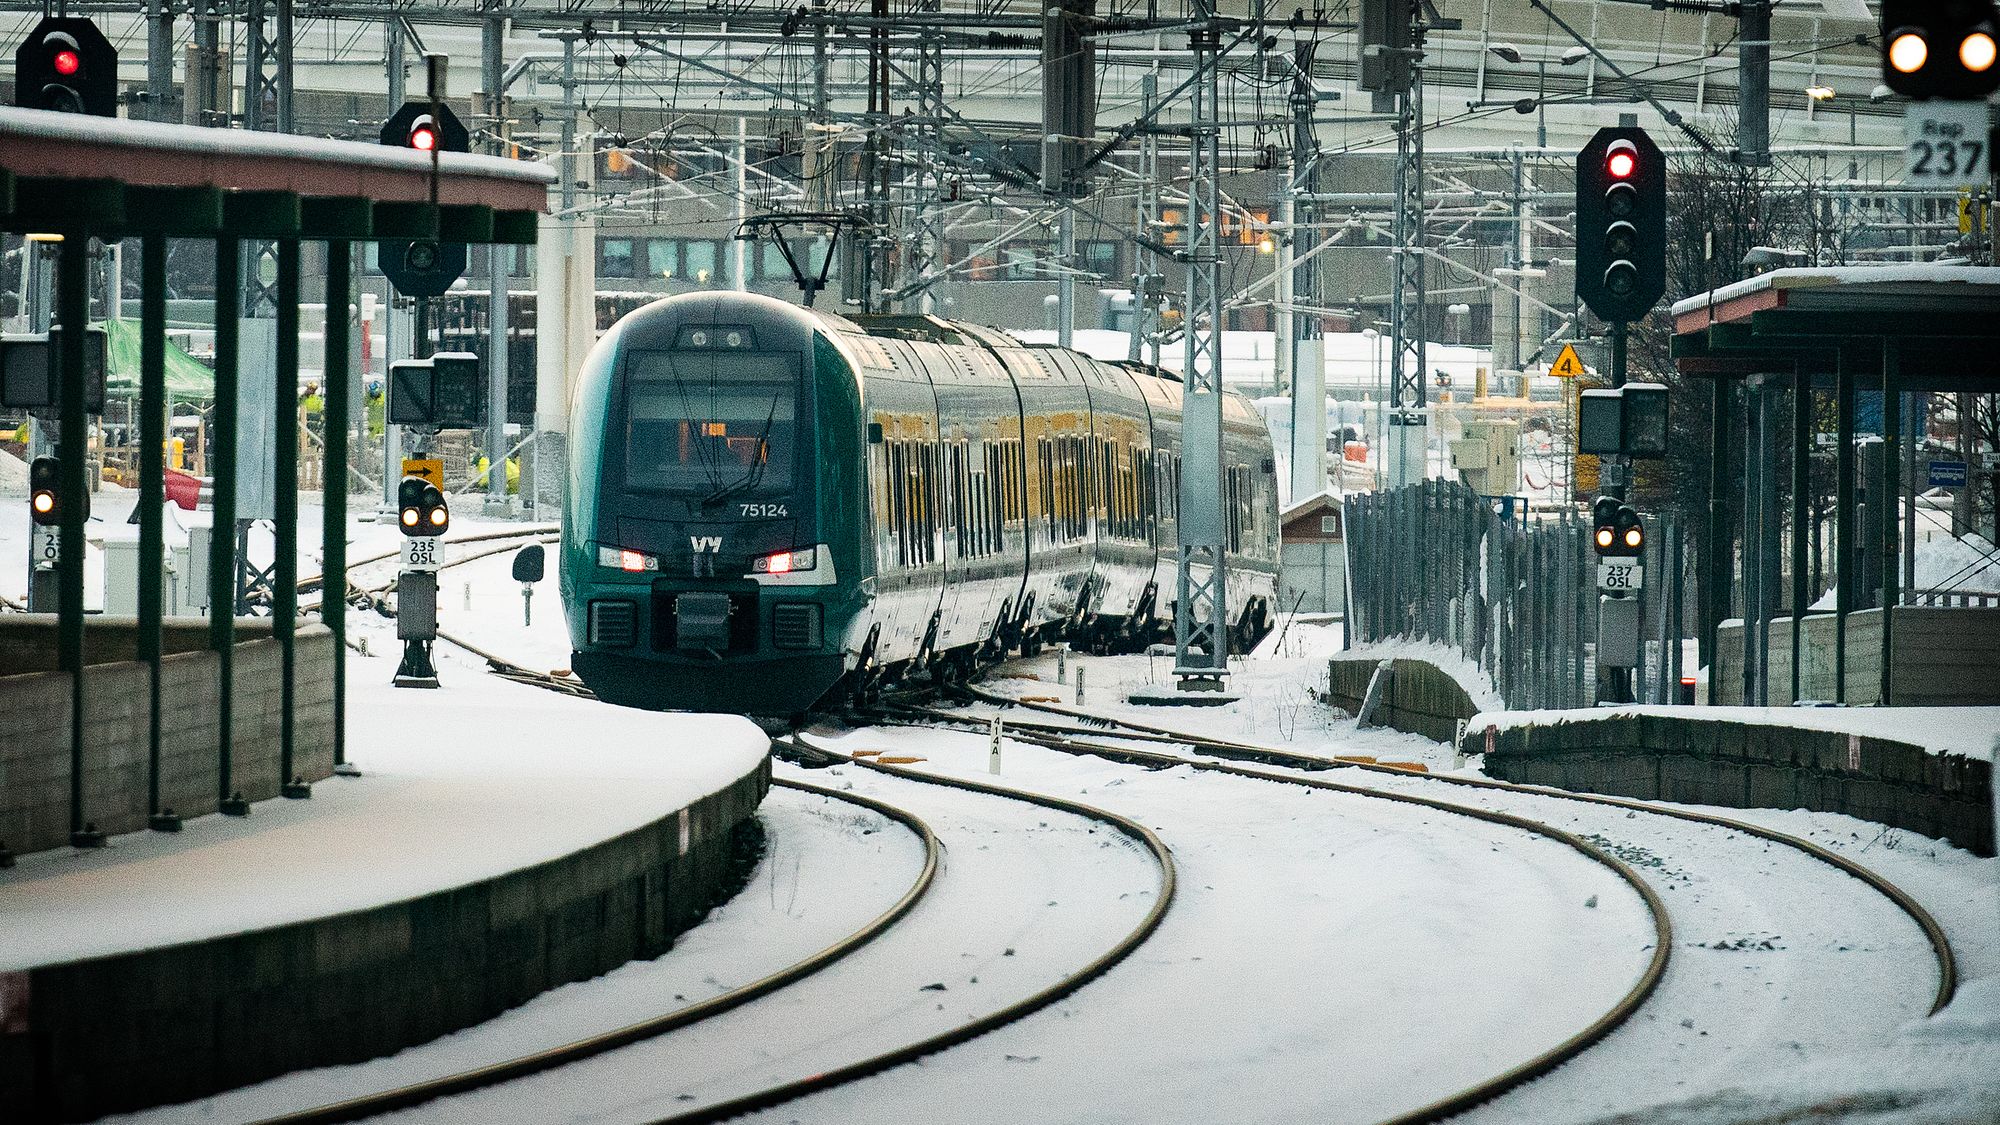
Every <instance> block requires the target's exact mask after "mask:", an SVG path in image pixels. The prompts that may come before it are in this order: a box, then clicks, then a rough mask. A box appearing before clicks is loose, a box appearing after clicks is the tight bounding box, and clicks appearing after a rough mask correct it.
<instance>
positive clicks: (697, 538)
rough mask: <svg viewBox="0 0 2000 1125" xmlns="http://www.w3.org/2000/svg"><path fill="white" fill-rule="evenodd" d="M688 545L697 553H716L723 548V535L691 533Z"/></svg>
mask: <svg viewBox="0 0 2000 1125" xmlns="http://www.w3.org/2000/svg"><path fill="white" fill-rule="evenodd" d="M688 546H689V547H690V548H691V549H692V550H693V551H694V553H695V554H697V555H701V554H708V555H712V554H715V553H716V552H717V551H720V550H722V536H720V535H690V536H688Z"/></svg>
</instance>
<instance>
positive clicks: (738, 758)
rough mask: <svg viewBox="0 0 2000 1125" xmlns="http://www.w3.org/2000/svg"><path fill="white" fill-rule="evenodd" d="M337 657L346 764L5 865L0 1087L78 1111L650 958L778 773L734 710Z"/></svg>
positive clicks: (303, 1063) (418, 1026) (692, 909)
mask: <svg viewBox="0 0 2000 1125" xmlns="http://www.w3.org/2000/svg"><path fill="white" fill-rule="evenodd" d="M393 671H394V661H393V660H387V659H379V658H367V657H361V656H352V655H351V656H350V663H349V670H348V675H349V684H350V692H351V695H350V708H349V710H350V719H349V742H348V745H349V746H350V748H351V750H350V753H351V756H352V759H353V762H354V764H355V765H356V766H358V767H359V768H360V770H361V771H362V774H361V776H359V777H353V778H347V777H335V778H330V779H328V780H325V781H322V782H319V783H318V784H317V785H315V786H314V787H313V792H312V797H311V799H309V800H283V799H278V800H270V801H264V802H260V803H258V804H257V805H255V806H254V810H253V813H252V815H250V816H249V817H246V818H229V817H222V816H207V817H201V818H198V819H195V820H191V821H189V822H188V823H187V825H186V829H185V831H183V832H181V833H179V834H165V833H153V832H135V833H131V834H128V835H121V836H116V837H114V838H113V839H112V840H111V843H110V846H109V847H106V848H103V849H100V850H94V851H74V850H71V849H55V850H51V851H47V852H43V853H39V854H35V855H30V856H26V857H24V858H23V859H22V860H21V861H20V863H19V865H18V866H16V867H14V868H13V869H11V870H0V901H4V902H5V904H6V908H5V909H4V910H0V1088H4V1089H7V1090H9V1091H14V1092H19V1093H22V1094H25V1096H24V1097H21V1098H19V1099H18V1100H17V1099H16V1097H15V1094H14V1093H10V1094H9V1096H8V1098H7V1099H6V1100H7V1101H8V1102H10V1103H11V1104H12V1105H16V1106H26V1107H27V1108H28V1112H27V1114H26V1115H25V1116H21V1117H16V1116H14V1115H13V1113H12V1111H11V1110H10V1112H9V1113H8V1114H7V1116H8V1118H9V1120H23V1121H69V1120H81V1119H86V1118H89V1117H94V1116H99V1115H102V1114H105V1113H110V1112H116V1111H120V1110H126V1109H134V1108H140V1107H143V1106H149V1105H159V1104H164V1103H170V1102H175V1101H180V1100H185V1099H187V1098H192V1097H197V1096H200V1095H203V1094H206V1093H211V1092H214V1091H216V1090H221V1089H227V1088H230V1087H234V1086H239V1085H243V1084H245V1083H248V1082H254V1081H258V1080H261V1079H263V1078H266V1077H270V1076H272V1075H275V1074H280V1073H284V1072H287V1071H290V1070H296V1069H299V1068H302V1067H310V1066H322V1065H329V1064H335V1063H341V1062H352V1061H358V1060H362V1059H367V1058H372V1057H376V1056H379V1055H383V1054H387V1053H390V1052H393V1051H396V1050H399V1049H401V1048H403V1047H406V1046H409V1045H411V1044H414V1043H419V1042H423V1041H426V1040H428V1039H431V1038H434V1037H436V1036H438V1035H441V1034H444V1033H446V1032H449V1031H452V1030H456V1029H458V1028H462V1027H466V1026H470V1025H472V1024H474V1023H478V1022H480V1021H482V1020H484V1019H487V1018H489V1017H491V1016H492V1015H494V1014H496V1013H498V1012H500V1011H503V1010H505V1009H507V1008H509V1007H512V1006H514V1005H517V1004H520V1003H522V1002H524V1001H526V1000H528V999H530V998H531V997H533V996H534V995H536V994H538V993H540V992H542V991H544V990H546V989H548V988H552V987H555V986H557V985H560V984H565V983H568V982H570V981H574V980H580V979H584V978H587V977H591V976H595V975H597V974H599V973H602V972H605V971H607V970H609V969H611V968H614V967H616V966H617V965H620V964H623V963H624V962H626V961H628V960H631V959H633V958H638V957H650V956H656V955H658V954H659V953H661V952H663V951H665V950H666V949H667V948H668V947H670V946H671V945H672V942H673V939H674V936H675V935H676V934H678V933H679V932H680V931H682V930H684V929H685V928H686V927H687V926H689V925H691V924H692V923H693V922H694V921H696V920H698V919H699V918H700V917H701V915H702V914H703V913H705V912H706V910H707V909H708V907H709V906H710V905H712V904H713V902H714V901H715V898H716V896H718V895H719V894H721V893H725V891H724V888H725V884H726V883H727V881H728V879H729V878H730V872H731V869H732V855H733V853H734V852H735V851H736V849H737V847H738V845H739V843H740V842H741V837H742V834H743V832H744V831H745V829H746V828H747V826H748V825H749V822H750V820H751V818H752V817H753V815H754V814H755V811H756V808H757V805H758V803H759V802H760V801H761V800H762V798H763V796H764V794H765V792H766V791H767V789H768V787H769V783H770V765H769V750H770V744H769V740H768V738H767V737H766V736H765V734H764V733H763V732H762V731H760V730H759V729H757V728H756V727H755V726H754V725H752V724H751V723H749V722H748V721H746V720H743V719H740V718H734V717H729V716H713V715H684V714H658V713H652V712H642V711H634V710H629V709H625V708H619V707H612V706H609V705H606V704H603V703H596V702H592V701H587V700H580V699H572V698H568V697H564V696H560V695H557V694H554V693H548V692H541V691H537V690H535V689H533V688H530V687H524V686H521V685H517V684H509V683H505V682H503V681H500V680H498V679H496V678H494V677H491V676H486V675H483V674H479V673H477V672H476V671H473V670H472V669H470V668H459V669H454V670H453V673H452V674H451V675H450V676H449V677H448V679H447V682H446V684H445V686H444V687H443V688H441V689H439V690H397V689H394V688H391V687H390V686H389V680H390V677H391V675H392V673H393Z"/></svg>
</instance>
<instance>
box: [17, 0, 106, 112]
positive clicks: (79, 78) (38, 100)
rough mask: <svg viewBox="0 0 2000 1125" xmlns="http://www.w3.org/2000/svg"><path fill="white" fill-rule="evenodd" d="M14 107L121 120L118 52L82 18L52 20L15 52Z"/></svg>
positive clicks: (99, 32)
mask: <svg viewBox="0 0 2000 1125" xmlns="http://www.w3.org/2000/svg"><path fill="white" fill-rule="evenodd" d="M14 104H15V105H18V106H23V107H25V108H28V109H49V110H55V111H57V112H61V113H88V114H91V115H93V116H97V117H116V116H118V49H117V48H116V47H113V46H112V45H111V41H110V40H109V39H106V38H105V37H104V33H103V32H101V31H99V30H97V25H96V24H94V23H92V22H90V21H89V20H87V19H83V18H81V17H77V16H51V17H49V18H47V19H44V20H42V21H41V22H40V23H38V24H36V25H35V29H34V30H33V31H31V32H29V33H28V37H27V39H25V40H23V41H22V43H21V45H20V47H18V48H17V49H16V50H15V51H14Z"/></svg>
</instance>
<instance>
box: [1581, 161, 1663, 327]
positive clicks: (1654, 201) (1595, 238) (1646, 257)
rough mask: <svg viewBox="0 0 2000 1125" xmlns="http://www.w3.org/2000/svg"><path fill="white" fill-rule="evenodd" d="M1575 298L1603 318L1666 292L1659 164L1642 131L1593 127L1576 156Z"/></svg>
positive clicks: (1635, 314)
mask: <svg viewBox="0 0 2000 1125" xmlns="http://www.w3.org/2000/svg"><path fill="white" fill-rule="evenodd" d="M1576 246H1577V252H1576V295H1577V297H1578V298H1579V299H1581V300H1582V301H1583V303H1584V304H1586V305H1589V306H1590V309H1591V311H1592V312H1594V313H1596V314H1597V315H1598V316H1600V317H1602V318H1604V319H1605V320H1607V321H1618V322H1623V321H1633V320H1640V319H1643V318H1644V317H1645V315H1646V313H1647V312H1648V311H1650V310H1651V309H1652V307H1653V305H1654V304H1656V303H1658V301H1659V299H1660V297H1661V296H1662V295H1664V294H1665V293H1666V291H1667V162H1666V158H1665V157H1664V156H1663V155H1661V153H1660V149H1659V146H1657V145H1655V144H1654V143H1653V139H1652V138H1651V137H1649V136H1647V135H1646V132H1645V130H1643V129H1637V128H1630V127H1622V126H1621V127H1617V128H1608V129H1599V130H1598V131H1597V135H1596V136H1594V137H1592V138H1591V139H1590V143H1589V144H1587V145H1585V146H1584V148H1583V151H1582V152H1581V153H1579V154H1578V156H1577V164H1576Z"/></svg>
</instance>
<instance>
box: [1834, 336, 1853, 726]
mask: <svg viewBox="0 0 2000 1125" xmlns="http://www.w3.org/2000/svg"><path fill="white" fill-rule="evenodd" d="M1834 355H1835V359H1834V376H1833V379H1834V382H1833V416H1834V424H1833V428H1834V441H1835V442H1836V443H1837V444H1836V446H1835V448H1834V470H1833V472H1834V501H1833V553H1834V557H1835V559H1836V562H1835V563H1834V568H1833V698H1834V701H1835V702H1837V703H1845V702H1847V615H1848V613H1849V612H1851V611H1852V610H1853V609H1854V361H1853V357H1852V355H1851V354H1850V349H1849V348H1848V347H1847V346H1846V345H1844V344H1843V345H1841V347H1840V348H1839V350H1838V351H1836V352H1835V353H1834Z"/></svg>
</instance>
